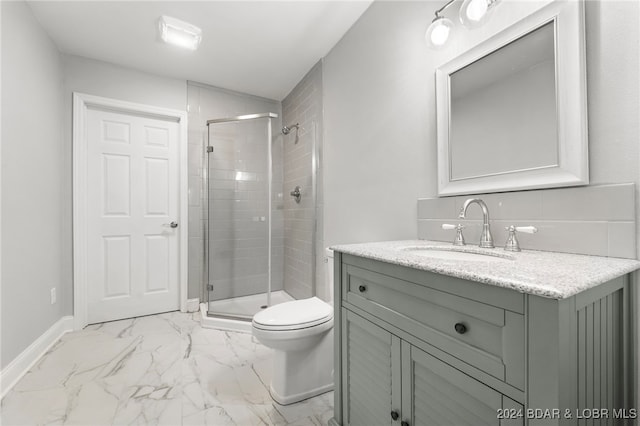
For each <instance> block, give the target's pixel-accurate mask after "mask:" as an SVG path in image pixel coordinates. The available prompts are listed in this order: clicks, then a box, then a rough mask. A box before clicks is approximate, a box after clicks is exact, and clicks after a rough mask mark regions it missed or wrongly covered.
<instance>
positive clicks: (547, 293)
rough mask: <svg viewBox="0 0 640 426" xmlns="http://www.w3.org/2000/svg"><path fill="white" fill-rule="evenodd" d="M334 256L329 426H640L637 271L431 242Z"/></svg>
mask: <svg viewBox="0 0 640 426" xmlns="http://www.w3.org/2000/svg"><path fill="white" fill-rule="evenodd" d="M333 249H334V251H335V263H334V265H335V266H334V276H335V336H336V339H335V357H334V361H335V377H336V378H339V379H337V380H336V383H335V417H334V419H332V421H331V423H330V424H334V425H335V424H339V425H343V426H346V425H381V424H389V425H397V426H414V425H420V424H422V425H430V426H438V425H456V426H461V425H473V426H479V425H524V424H529V425H555V424H558V425H560V424H582V422H583V420H580V418H583V419H585V418H589V417H591V418H593V416H594V415H600V416H601V417H603V423H602V424H612V425H613V424H615V425H619V424H627V422H628V423H629V424H631V423H630V422H631V420H630V418H632V417H633V416H634V415H635V414H634V411H633V410H632V409H633V408H636V407H634V404H633V402H632V401H635V395H634V391H633V377H635V370H636V366H635V365H634V361H633V360H634V357H633V356H632V355H633V353H632V352H633V345H635V344H636V343H635V342H633V341H632V334H631V325H632V322H631V318H632V312H631V306H632V304H631V297H630V291H631V287H630V275H629V274H630V272H632V271H634V270H636V269H638V268H640V262H638V261H636V260H628V259H617V258H605V257H596V256H583V255H572V254H565V253H549V252H540V251H523V252H519V253H507V252H505V251H504V250H502V249H480V248H477V247H470V246H466V247H461V248H457V247H453V246H452V245H451V244H445V243H438V242H430V241H398V242H384V243H370V244H354V245H343V246H336V247H333ZM596 409H597V410H607V412H606V413H604V412H603V411H598V412H594V410H596ZM603 413H604V414H605V415H603ZM623 418H626V420H623Z"/></svg>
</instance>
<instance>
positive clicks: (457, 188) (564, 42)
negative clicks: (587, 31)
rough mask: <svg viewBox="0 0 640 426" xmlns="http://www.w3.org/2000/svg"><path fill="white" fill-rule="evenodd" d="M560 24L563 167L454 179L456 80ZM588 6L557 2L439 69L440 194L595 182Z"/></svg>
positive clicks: (558, 96)
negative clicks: (500, 51) (588, 73)
mask: <svg viewBox="0 0 640 426" xmlns="http://www.w3.org/2000/svg"><path fill="white" fill-rule="evenodd" d="M551 21H555V31H556V33H555V49H556V51H555V60H556V103H557V123H558V165H557V166H555V167H548V168H539V169H529V170H521V171H513V172H506V173H505V172H502V173H500V174H494V175H488V176H482V177H473V178H468V179H456V180H452V179H451V167H450V165H451V157H450V147H449V135H450V125H451V120H450V118H451V105H450V99H451V98H450V76H451V74H453V73H454V72H455V71H457V70H460V69H461V68H464V67H465V66H467V65H469V64H471V63H473V62H475V61H477V60H479V59H481V58H483V57H484V56H486V55H488V54H490V53H491V52H493V51H495V50H497V49H499V48H501V47H503V46H505V45H507V44H509V43H510V42H512V41H514V40H516V39H518V38H520V37H522V36H524V35H526V34H528V33H529V32H531V31H533V30H535V29H537V28H539V27H541V26H542V25H544V24H546V23H549V22H551ZM584 40H585V37H584V5H583V2H582V1H572V0H558V1H555V2H552V3H550V4H548V5H546V6H544V7H543V8H541V9H540V10H538V11H536V12H534V13H533V14H531V15H529V16H527V17H526V18H524V19H522V20H520V21H518V22H517V23H515V24H514V25H511V26H509V27H508V28H506V29H504V30H502V31H501V32H499V33H497V34H496V35H494V36H492V37H491V38H489V39H488V40H486V41H484V42H482V43H480V44H478V45H477V46H475V47H473V48H472V49H470V50H468V51H467V52H465V53H463V54H462V55H460V56H458V57H457V58H455V59H453V60H452V61H450V62H448V63H447V64H445V65H443V66H441V67H439V68H438V69H437V70H436V107H437V124H438V127H437V137H438V195H439V196H449V195H461V194H479V193H487V192H503V191H515V190H525V189H533V188H550V187H563V186H577V185H586V184H588V183H589V154H588V145H589V144H588V138H587V90H586V72H585V68H586V62H585V41H584Z"/></svg>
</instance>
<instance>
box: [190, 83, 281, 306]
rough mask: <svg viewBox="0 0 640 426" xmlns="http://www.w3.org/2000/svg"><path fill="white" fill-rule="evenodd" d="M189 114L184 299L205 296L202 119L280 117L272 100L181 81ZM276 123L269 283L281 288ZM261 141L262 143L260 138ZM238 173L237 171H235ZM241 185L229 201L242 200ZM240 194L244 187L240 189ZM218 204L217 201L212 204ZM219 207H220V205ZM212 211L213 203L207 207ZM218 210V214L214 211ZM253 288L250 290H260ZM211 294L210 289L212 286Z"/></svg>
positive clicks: (277, 122) (275, 123) (276, 121)
mask: <svg viewBox="0 0 640 426" xmlns="http://www.w3.org/2000/svg"><path fill="white" fill-rule="evenodd" d="M187 101H188V113H189V129H188V131H189V135H188V144H189V154H188V156H189V157H188V162H189V166H188V168H189V295H188V297H189V298H200V299H201V300H207V294H206V291H205V284H206V283H207V278H206V276H207V271H206V262H205V256H207V253H206V238H205V237H206V235H207V234H206V233H207V217H206V214H207V205H206V203H207V196H206V195H207V194H206V188H207V186H206V180H205V179H206V173H205V167H206V163H205V155H206V154H205V146H206V143H207V126H206V122H207V120H211V119H214V118H225V117H234V116H238V115H243V114H252V113H262V112H274V113H276V114H278V116H279V117H280V116H281V111H280V103H279V102H277V101H274V100H269V99H264V98H259V97H254V96H249V95H245V94H241V93H236V92H231V91H228V90H224V89H219V88H215V87H211V86H206V85H201V84H198V83H192V82H189V83H188V85H187ZM280 127H281V120H280V118H277V119H274V120H273V129H272V131H273V133H274V138H273V200H272V201H273V202H272V223H273V227H272V286H273V289H276V290H277V289H281V288H282V276H283V271H282V265H283V252H284V248H283V237H282V235H283V229H284V226H283V213H282V212H283V210H282V208H283V206H282V198H281V197H280V198H279V197H278V194H280V193H281V191H282V190H281V188H282V181H283V172H282V144H281V139H280V138H279V137H277V135H278V134H279V129H280ZM264 143H267V140H266V138H265V141H264ZM238 171H241V172H242V171H243V170H240V169H238ZM243 191H244V189H243V188H242V187H241V186H239V187H237V188H236V187H235V186H234V188H233V189H232V191H231V192H232V195H233V197H231V198H230V199H231V200H233V199H236V198H237V199H242V198H243V197H244V196H245V195H247V194H244V193H243ZM245 192H246V191H245ZM218 206H220V204H218ZM220 207H221V208H225V207H224V206H220ZM212 208H213V209H214V211H213V213H215V209H216V205H212ZM220 213H222V212H220ZM264 286H265V287H264V289H256V292H265V291H266V283H264ZM214 294H215V290H214Z"/></svg>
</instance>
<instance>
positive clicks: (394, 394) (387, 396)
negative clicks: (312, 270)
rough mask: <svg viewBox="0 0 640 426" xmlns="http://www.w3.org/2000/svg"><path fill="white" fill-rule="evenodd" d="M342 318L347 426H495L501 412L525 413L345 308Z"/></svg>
mask: <svg viewBox="0 0 640 426" xmlns="http://www.w3.org/2000/svg"><path fill="white" fill-rule="evenodd" d="M342 317H343V321H344V322H343V330H342V339H343V344H342V348H343V349H342V357H343V360H344V365H345V367H346V369H345V372H346V373H347V374H345V375H343V377H342V387H343V389H348V392H345V393H343V402H342V405H343V407H344V413H345V415H346V418H345V422H344V423H343V424H345V425H346V424H348V425H354V426H355V425H363V426H370V425H393V424H394V417H396V415H397V417H396V421H399V422H400V423H402V422H406V423H408V424H410V425H436V424H442V425H445V424H446V425H456V426H466V425H468V426H480V425H491V424H495V420H496V413H497V412H498V410H499V409H501V408H511V409H520V410H521V409H522V406H521V405H519V404H518V403H516V402H515V401H512V400H511V399H509V398H507V397H505V396H504V395H501V394H500V393H499V392H496V391H495V390H493V389H491V388H490V387H488V386H486V385H484V384H482V383H481V382H479V381H477V380H475V379H473V378H472V377H470V376H468V375H466V374H464V373H461V372H460V371H458V370H456V369H455V368H453V367H451V366H449V365H447V364H446V363H444V362H442V361H440V360H439V359H437V358H435V357H433V356H431V355H429V354H428V353H426V352H425V351H423V350H421V349H419V348H418V347H416V346H413V345H411V344H410V343H408V342H406V341H404V340H402V339H400V338H399V337H398V336H395V335H393V334H391V333H390V332H389V331H387V330H385V329H383V328H381V327H379V326H377V325H375V324H373V323H372V322H370V321H367V320H366V319H364V318H363V317H361V316H359V315H358V314H355V313H354V312H351V311H349V310H348V309H344V310H343V316H342ZM400 413H402V414H403V416H402V417H401V416H400ZM507 424H509V425H512V424H513V425H517V424H522V422H521V421H516V422H512V423H504V422H503V423H501V425H507Z"/></svg>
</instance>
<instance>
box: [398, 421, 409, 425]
mask: <svg viewBox="0 0 640 426" xmlns="http://www.w3.org/2000/svg"><path fill="white" fill-rule="evenodd" d="M400 426H409V422H406V421H404V420H403V421H402V423H400Z"/></svg>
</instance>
